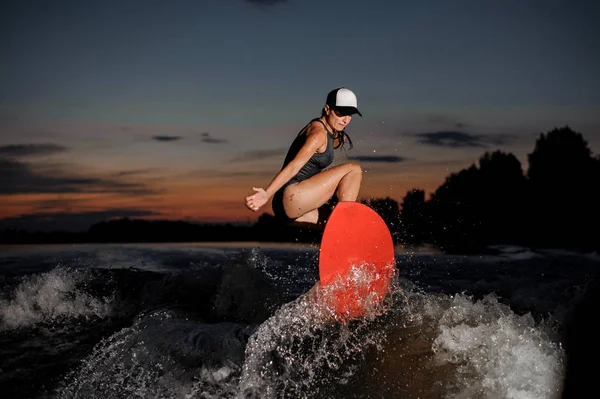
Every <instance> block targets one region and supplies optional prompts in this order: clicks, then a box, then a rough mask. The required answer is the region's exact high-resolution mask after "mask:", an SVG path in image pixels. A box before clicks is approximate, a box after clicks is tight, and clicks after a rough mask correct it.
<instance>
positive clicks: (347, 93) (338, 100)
mask: <svg viewBox="0 0 600 399" xmlns="http://www.w3.org/2000/svg"><path fill="white" fill-rule="evenodd" d="M325 104H327V105H329V106H330V107H335V108H337V109H338V110H340V111H341V112H342V113H344V114H346V115H352V114H359V115H360V116H362V114H361V113H360V111H359V110H358V101H357V99H356V95H355V94H354V93H353V92H352V90H350V89H346V88H345V87H339V88H337V89H334V90H331V91H330V92H329V94H327V101H326V102H325Z"/></svg>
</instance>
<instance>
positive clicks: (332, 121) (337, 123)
mask: <svg viewBox="0 0 600 399" xmlns="http://www.w3.org/2000/svg"><path fill="white" fill-rule="evenodd" d="M325 112H326V117H325V118H326V119H327V124H328V125H329V126H331V128H332V129H333V130H335V131H338V132H341V131H342V130H344V129H345V128H346V126H348V125H349V124H350V122H351V121H352V115H343V114H341V113H340V112H339V111H338V110H337V109H335V108H332V107H329V106H328V105H326V106H325Z"/></svg>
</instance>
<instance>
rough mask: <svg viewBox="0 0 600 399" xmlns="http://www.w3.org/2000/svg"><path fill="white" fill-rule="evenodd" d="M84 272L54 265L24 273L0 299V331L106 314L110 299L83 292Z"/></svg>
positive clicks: (85, 277)
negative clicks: (31, 272) (4, 296)
mask: <svg viewBox="0 0 600 399" xmlns="http://www.w3.org/2000/svg"><path fill="white" fill-rule="evenodd" d="M87 280H88V276H87V275H86V273H85V272H84V271H78V270H70V269H67V268H63V267H57V268H55V269H53V270H51V271H49V272H47V273H42V274H37V275H31V276H25V277H24V278H23V279H22V281H21V283H20V284H19V285H18V286H17V287H16V289H15V290H14V292H13V293H12V299H9V300H0V318H1V321H2V323H1V324H0V330H7V329H15V328H20V327H28V326H32V325H35V324H37V323H47V322H54V321H57V320H59V319H65V318H68V319H72V318H78V317H85V318H90V317H100V318H103V317H107V316H109V315H110V313H111V299H110V298H102V299H98V298H94V297H93V296H91V295H89V294H88V293H86V292H85V290H84V289H85V287H84V286H85V283H86V282H87Z"/></svg>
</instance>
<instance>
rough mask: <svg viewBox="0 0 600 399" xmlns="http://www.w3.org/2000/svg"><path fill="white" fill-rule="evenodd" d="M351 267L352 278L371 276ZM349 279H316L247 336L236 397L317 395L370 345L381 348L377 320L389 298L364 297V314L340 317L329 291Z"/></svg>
mask: <svg viewBox="0 0 600 399" xmlns="http://www.w3.org/2000/svg"><path fill="white" fill-rule="evenodd" d="M361 270H362V271H360V270H359V268H356V270H354V272H353V273H351V276H352V278H354V279H355V280H356V281H361V282H366V281H367V280H372V279H373V278H374V276H373V275H369V274H368V272H364V270H367V269H361ZM346 284H348V281H347V280H345V281H344V280H342V279H339V280H337V281H335V282H333V284H331V286H329V287H326V288H323V287H320V286H319V285H316V286H315V287H314V288H313V289H312V290H311V291H310V292H309V293H307V294H306V295H304V296H302V297H300V298H298V299H297V300H295V301H293V302H290V303H288V304H286V305H284V306H282V307H281V308H280V309H279V310H278V311H277V312H276V313H275V314H274V315H273V316H272V317H271V318H270V319H268V320H267V321H266V322H265V323H263V324H262V325H261V326H260V327H259V328H258V330H257V331H256V332H255V333H254V334H253V335H252V336H251V337H250V340H249V342H248V345H247V347H246V360H245V362H244V365H243V370H242V376H241V378H240V387H239V393H238V395H237V398H240V399H241V398H246V399H247V398H279V397H297V398H306V397H319V395H326V393H325V392H326V391H327V390H328V389H331V386H332V385H336V384H343V383H345V381H346V380H347V379H348V378H349V377H350V376H351V375H352V374H353V373H354V370H355V369H356V365H357V364H358V363H359V362H360V361H361V360H362V359H364V357H365V356H366V354H367V353H368V351H369V350H370V349H376V350H377V349H379V350H380V349H381V348H382V345H383V343H384V341H385V338H386V335H385V329H383V328H380V327H381V326H378V325H377V323H376V319H377V317H378V316H380V315H382V314H385V313H386V311H387V310H389V306H390V302H386V301H383V300H381V298H376V297H365V298H364V301H365V308H366V309H367V311H366V314H365V315H364V317H361V318H358V319H353V320H351V319H344V320H342V321H343V322H340V320H339V319H338V315H337V314H336V313H335V312H334V311H333V310H332V308H331V306H330V305H331V300H330V299H331V298H330V296H331V295H333V294H334V293H336V292H337V291H338V290H339V289H340V288H341V286H345V285H346Z"/></svg>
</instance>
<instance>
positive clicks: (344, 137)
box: [321, 107, 354, 150]
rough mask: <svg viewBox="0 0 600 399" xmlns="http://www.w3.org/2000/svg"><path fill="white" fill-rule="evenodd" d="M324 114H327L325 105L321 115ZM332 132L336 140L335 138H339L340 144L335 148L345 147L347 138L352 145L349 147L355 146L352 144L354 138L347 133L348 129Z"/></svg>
mask: <svg viewBox="0 0 600 399" xmlns="http://www.w3.org/2000/svg"><path fill="white" fill-rule="evenodd" d="M323 116H327V113H326V112H325V107H323V109H321V117H323ZM331 133H332V134H333V138H334V140H335V139H337V140H338V145H337V146H335V147H333V148H335V149H338V148H344V144H345V143H346V140H348V145H349V146H350V148H348V149H349V150H351V149H352V148H354V145H353V144H352V139H351V138H350V136H349V135H348V133H346V130H342V131H341V132H338V131H335V132H331ZM344 149H345V148H344Z"/></svg>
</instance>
